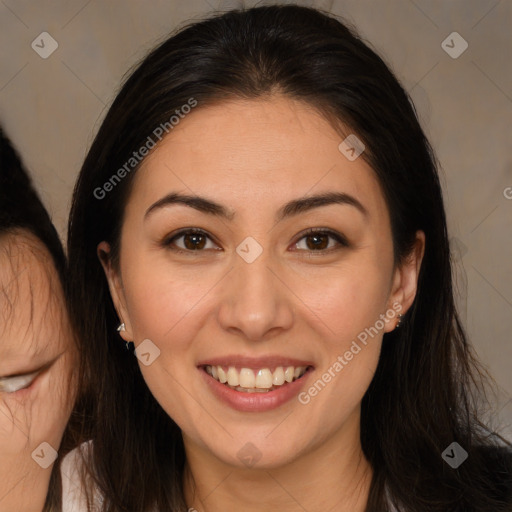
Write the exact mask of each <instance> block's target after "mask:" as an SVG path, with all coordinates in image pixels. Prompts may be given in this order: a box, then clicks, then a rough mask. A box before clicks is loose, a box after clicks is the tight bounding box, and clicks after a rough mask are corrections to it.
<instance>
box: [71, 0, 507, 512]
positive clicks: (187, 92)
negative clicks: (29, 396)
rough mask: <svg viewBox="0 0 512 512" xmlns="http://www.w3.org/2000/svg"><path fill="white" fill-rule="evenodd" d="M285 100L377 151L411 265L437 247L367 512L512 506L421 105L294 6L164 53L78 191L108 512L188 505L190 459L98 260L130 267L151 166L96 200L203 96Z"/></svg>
mask: <svg viewBox="0 0 512 512" xmlns="http://www.w3.org/2000/svg"><path fill="white" fill-rule="evenodd" d="M272 94H282V95H284V96H285V97H288V98H292V99H294V100H300V101H303V102H305V103H306V104H308V105H310V106H312V107H314V108H315V109H316V110H317V111H318V112H319V113H320V114H321V115H323V116H324V117H325V118H326V119H327V120H328V121H329V122H331V123H332V125H333V126H334V127H335V128H336V129H338V130H339V133H340V141H341V140H342V139H341V137H343V136H344V135H347V134H348V133H355V134H356V135H357V136H358V137H359V138H360V139H361V140H362V141H363V143H364V144H365V146H366V150H365V151H364V153H363V155H362V158H365V159H366V161H367V162H368V163H369V165H370V166H371V167H372V168H373V170H374V172H375V174H376V176H377V178H378V180H379V183H380V185H381V188H382V191H383V194H384V196H385V200H386V203H387V206H388V209H389V212H390V217H391V227H392V236H393V245H394V255H395V264H396V265H399V264H400V263H401V262H403V261H404V259H405V258H406V257H407V255H409V254H410V252H411V249H412V247H413V243H414V240H415V233H416V231H417V230H423V232H424V233H425V236H426V249H425V254H424V259H423V263H422V267H421V271H420V274H419V280H418V289H417V295H416V298H415V301H414V303H413V305H412V307H411V308H410V310H409V311H408V312H407V314H406V315H405V316H404V319H403V325H402V326H401V327H400V329H397V330H395V331H393V332H390V333H387V334H385V335H384V339H383V345H382V351H381V355H380V360H379V363H378V367H377V370H376V373H375V375H374V378H373V380H372V382H371V384H370V386H369V389H368V390H367V392H366V394H365V396H364V398H363V402H362V415H361V442H362V448H363V451H364V454H365V456H366V457H367V459H368V461H369V463H370V464H371V466H372V468H373V471H374V476H373V480H372V483H371V488H370V493H369V499H368V504H367V508H366V510H367V512H370V511H371V512H376V511H378V512H384V511H386V510H388V505H387V504H386V499H385V492H386V489H387V492H388V493H389V497H390V500H391V501H392V502H393V503H395V504H396V507H397V509H398V510H399V511H405V510H407V511H408V512H425V511H430V512H434V511H439V512H446V511H448V510H450V511H459V510H460V511H464V512H471V511H479V512H482V511H489V512H491V511H492V512H498V511H504V510H510V506H509V505H505V503H506V502H507V501H508V502H509V503H510V501H511V497H510V482H507V480H506V479H507V475H509V473H507V472H508V471H509V468H510V466H507V464H510V462H509V461H510V459H509V457H508V453H509V452H508V449H509V447H510V445H509V444H508V442H507V441H506V440H505V439H503V438H502V437H501V436H500V435H499V434H498V433H497V432H494V431H493V430H492V429H490V428H488V427H486V426H485V424H484V422H483V420H482V419H481V417H480V414H481V413H480V409H479V407H480V405H481V401H483V402H482V403H485V401H484V400H483V398H482V396H483V395H484V391H485V389H484V388H485V386H484V385H483V383H485V382H487V381H488V379H489V376H488V375H487V372H486V371H485V370H484V369H483V368H482V367H481V366H480V365H479V363H478V361H477V359H476V357H475V356H474V354H473V350H472V348H471V347H470V345H469V343H468V341H467V337H466V334H465V332H464V329H463V326H462V324H461V321H460V320H459V316H458V314H457V311H456V306H455V299H454V290H453V287H452V273H451V272H452V269H451V265H452V264H451V257H450V249H449V243H448V237H447V223H446V218H445V210H444V206H443V197H442V189H441V186H440V181H439V176H438V170H437V167H438V165H437V162H436V159H435V156H434V153H433V151H432V148H431V146H430V144H429V142H428V140H427V139H426V137H425V135H424V133H423V131H422V129H421V127H420V124H419V121H418V118H417V115H416V112H415V109H414V106H413V105H412V102H411V100H410V98H409V96H408V94H407V93H406V91H405V90H404V89H403V87H402V86H401V85H400V84H399V82H398V80H397V79H396V78H395V76H394V74H393V73H392V71H391V70H390V69H389V68H388V66H387V65H386V64H385V63H384V61H383V59H382V58H381V57H379V56H378V55H377V54H376V52H375V51H373V50H372V49H370V47H369V46H368V45H367V44H366V43H364V42H363V41H362V40H361V38H359V36H357V34H356V32H355V30H354V29H353V28H352V27H350V26H348V25H347V24H346V23H344V22H342V21H340V20H339V19H337V18H335V17H334V16H331V15H328V14H327V13H324V12H321V11H319V10H315V9H311V8H306V7H299V6H294V5H286V6H284V5H281V6H261V7H256V8H251V9H247V10H233V11H229V12H227V13H215V14H214V15H212V16H211V17H209V18H208V19H205V20H200V21H196V22H194V23H189V24H188V25H186V26H184V27H182V28H181V30H179V31H178V32H176V33H175V34H173V35H172V36H171V37H169V38H168V39H166V40H165V41H164V42H163V43H161V44H160V45H159V46H158V47H157V48H155V49H154V50H153V51H152V52H151V53H150V54H149V55H148V56H147V57H146V58H145V59H144V60H143V61H142V62H141V63H140V64H139V65H138V67H137V68H136V69H135V71H134V72H133V73H132V74H131V75H130V76H129V77H128V78H127V80H126V81H125V83H124V85H123V86H122V88H121V90H120V92H119V93H118V95H117V97H116V98H115V100H114V101H113V104H112V105H111V107H110V109H109V111H108V113H107V115H106V117H105V119H104V121H103V123H102V125H101V127H100V129H99V131H98V133H97V135H96V137H95V139H94V142H93V144H92V146H91V148H90V150H89V152H88V154H87V156H86V159H85V162H84V164H83V167H82V169H81V172H80V175H79V178H78V181H77V183H76V187H75V190H74V196H73V203H72V209H71V216H70V220H69V233H68V256H69V259H70V277H71V279H70V283H72V284H71V285H70V287H69V289H68V295H69V301H70V304H71V310H72V318H73V321H74V322H75V326H76V328H77V329H78V332H79V334H80V337H81V354H82V356H83V364H84V365H83V367H82V373H81V377H82V382H83V384H82V386H83V387H84V390H85V391H84V393H85V396H87V397H88V402H87V403H88V408H87V410H85V411H84V412H83V414H84V416H86V417H89V416H90V415H92V416H93V417H94V424H93V428H92V429H91V430H90V431H89V432H88V435H87V438H84V440H85V439H91V440H92V441H93V446H94V450H92V460H90V461H89V462H88V461H87V460H84V461H83V462H84V464H86V465H87V464H90V465H91V466H92V467H90V468H89V471H90V472H91V474H92V478H94V479H95V484H96V485H97V486H98V488H99V490H100V492H101V493H102V494H103V495H104V496H105V502H104V505H103V511H104V512H106V511H125V510H126V511H127V510H137V511H148V510H150V509H151V508H152V507H156V509H158V510H173V511H181V510H183V511H184V510H186V504H185V501H184V498H183V493H182V473H183V469H184V464H185V454H184V447H183V442H182V437H181V433H180V429H179V428H178V426H177V425H176V424H175V423H174V421H173V420H172V419H171V418H170V417H169V416H168V415H167V414H166V412H165V411H164V410H163V409H162V408H161V407H160V405H159V404H158V403H157V401H156V399H155V398H154V397H153V396H152V395H151V392H150V391H149V389H148V387H147V386H146V384H145V383H144V380H143V377H142V375H141V372H140V370H139V367H138V364H137V359H136V358H135V357H133V354H130V353H129V352H128V351H126V350H125V348H124V342H123V341H122V339H121V338H120V337H119V336H118V334H117V332H116V327H117V325H118V322H119V318H118V316H117V314H116V311H115V309H114V306H113V303H112V301H111V297H110V294H109V289H108V285H107V281H106V279H105V275H104V272H103V269H102V267H101V265H100V262H99V260H98V257H97V253H96V248H97V245H98V244H99V243H100V242H101V241H104V240H105V241H107V242H109V243H110V244H111V258H112V262H113V264H114V267H115V268H118V264H119V241H120V232H121V227H122V223H123V213H124V209H125V206H126V203H127V200H128V197H129V194H130V190H131V184H132V183H133V177H134V175H135V173H136V172H137V168H134V169H133V170H132V171H131V172H129V173H126V176H124V177H123V179H121V180H117V181H115V182H112V181H110V183H111V184H112V186H110V187H109V191H108V193H105V194H104V195H103V193H102V195H101V196H99V195H98V194H97V193H96V194H95V191H97V190H98V188H101V187H103V186H104V184H105V183H108V182H109V180H111V178H112V175H113V174H114V173H115V172H116V170H117V169H120V168H122V167H123V165H124V164H125V163H126V162H127V161H128V160H129V159H130V157H131V156H132V153H133V152H134V151H137V150H138V148H140V147H141V146H143V145H144V144H145V143H146V141H147V137H148V136H151V134H152V133H153V131H154V130H155V128H156V127H158V126H159V125H161V124H162V123H165V122H168V120H169V118H170V116H171V115H172V114H173V113H174V112H175V110H176V109H179V108H180V107H181V106H182V105H184V104H187V102H188V100H189V99H190V98H194V99H195V100H196V101H197V102H198V106H197V107H196V109H200V108H202V107H204V106H207V105H214V104H220V103H222V102H224V101H229V100H232V99H240V98H242V99H248V100H250V99H257V98H265V97H270V96H271V95H272ZM184 122H186V121H184ZM169 136H171V137H172V132H171V135H169ZM99 197H101V198H99ZM94 397H100V399H99V400H96V399H95V398H94ZM141 432H144V435H141V434H140V433H141ZM454 441H455V442H457V443H459V444H460V445H461V446H462V447H463V448H464V449H465V450H466V451H467V452H468V454H469V457H468V459H467V460H466V461H465V462H464V463H463V464H462V465H461V466H460V467H458V469H452V468H451V467H450V466H449V465H448V464H447V463H446V462H445V461H444V460H443V458H442V457H441V454H442V452H443V451H444V450H445V448H446V447H448V446H449V445H450V444H451V443H452V442H454ZM508 478H509V480H510V476H508Z"/></svg>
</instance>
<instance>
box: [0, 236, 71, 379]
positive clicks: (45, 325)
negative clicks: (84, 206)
mask: <svg viewBox="0 0 512 512" xmlns="http://www.w3.org/2000/svg"><path fill="white" fill-rule="evenodd" d="M62 306H63V291H62V286H61V284H60V281H59V278H58V274H57V271H56V269H55V267H54V265H53V261H52V259H51V256H50V254H49V252H48V251H47V249H46V248H45V246H44V245H43V244H42V242H40V241H39V240H38V239H37V238H36V237H35V236H33V235H32V234H31V233H28V232H25V231H19V232H16V233H12V234H7V235H2V236H1V237H0V361H2V366H4V365H7V364H9V362H10V361H15V362H16V361H19V360H23V359H26V358H30V357H33V356H36V355H37V354H39V353H41V352H45V351H46V350H47V349H48V345H51V341H50V340H51V339H52V336H48V333H49V332H53V335H54V336H55V335H56V334H57V333H58V332H59V331H60V328H61V315H62ZM57 338H58V336H55V340H56V341H55V342H54V343H57ZM2 370H3V371H4V368H2Z"/></svg>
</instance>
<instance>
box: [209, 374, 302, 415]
mask: <svg viewBox="0 0 512 512" xmlns="http://www.w3.org/2000/svg"><path fill="white" fill-rule="evenodd" d="M199 371H200V372H201V373H202V374H203V378H204V379H206V383H207V385H208V386H210V389H211V390H212V392H213V394H214V395H215V396H216V397H217V398H218V399H219V400H221V401H222V402H224V403H226V404H227V405H229V406H230V407H232V408H233V409H236V410H237V411H241V412H264V411H271V410H272V409H277V408H278V407H279V406H281V405H283V404H284V403H286V402H288V401H290V400H291V399H292V398H294V397H295V396H297V395H298V394H299V392H300V390H301V388H302V387H304V385H305V382H306V380H307V378H308V376H309V374H310V373H311V372H312V368H308V370H307V371H306V373H305V374H304V375H303V376H302V377H301V378H300V379H297V380H294V381H293V382H289V383H288V384H285V385H283V386H281V387H280V388H278V389H275V390H273V391H267V392H266V393H265V392H263V393H258V392H254V393H247V392H244V391H236V390H234V389H231V388H230V387H229V386H226V385H225V384H221V383H220V382H219V381H218V380H216V379H214V378H213V377H211V376H210V375H208V374H207V373H206V371H205V370H204V369H203V368H199Z"/></svg>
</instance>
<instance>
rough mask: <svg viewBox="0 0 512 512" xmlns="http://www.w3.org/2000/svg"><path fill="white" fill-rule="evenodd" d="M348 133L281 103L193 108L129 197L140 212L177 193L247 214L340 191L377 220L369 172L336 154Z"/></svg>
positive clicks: (378, 203)
mask: <svg viewBox="0 0 512 512" xmlns="http://www.w3.org/2000/svg"><path fill="white" fill-rule="evenodd" d="M350 133H351V132H350V130H349V129H346V133H345V134H344V135H343V134H341V133H339V132H338V131H337V130H335V129H334V127H333V126H332V125H331V124H330V123H329V122H328V121H327V120H326V119H325V118H324V117H323V116H322V115H321V114H319V113H318V112H317V111H316V110H315V109H314V108H313V107H312V106H310V105H308V104H306V103H304V102H301V101H295V100H291V99H289V98H287V97H284V96H275V97H271V98H266V99H256V100H233V101H229V102H224V103H219V104H216V105H212V106H207V107H201V106H198V107H197V108H196V109H195V110H194V111H192V112H191V113H190V114H188V115H187V116H186V117H185V118H184V119H183V120H182V121H181V122H180V124H178V125H177V126H175V128H174V129H173V131H172V132H170V134H169V135H168V136H167V137H166V138H165V139H164V140H163V141H162V142H161V143H160V145H159V146H158V147H157V149H156V150H155V151H153V152H152V153H151V154H150V155H149V156H148V157H147V158H146V159H145V161H144V162H143V164H142V166H141V168H140V169H139V171H138V172H137V174H136V175H135V181H134V190H136V192H137V196H138V199H140V201H141V204H140V205H139V206H141V207H142V203H144V204H147V203H148V202H152V201H154V200H156V199H158V198H159V197H160V196H161V195H162V194H163V193H167V192H168V191H169V189H175V190H182V191H185V190H186V191H187V192H188V193H193V194H201V193H208V194H209V195H211V196H215V197H217V198H219V199H222V198H226V201H230V202H232V203H233V207H234V209H235V210H242V206H243V205H245V206H246V207H247V208H249V210H250V209H251V205H255V204H267V205H268V206H270V203H275V205H276V206H277V205H278V204H279V205H280V204H282V203H283V202H285V201H286V200H287V199H291V198H293V199H294V198H296V197H301V196H305V195H307V194H308V193H320V192H325V191H330V190H332V189H338V190H342V191H343V192H346V193H350V194H353V195H356V196H359V197H363V196H364V197H366V198H367V202H368V203H369V204H370V208H371V206H372V205H373V206H374V207H375V208H376V209H377V210H378V212H379V215H381V214H382V212H381V210H382V208H385V204H384V199H383V196H382V193H381V189H380V185H379V182H378V180H377V177H376V175H375V173H374V171H373V169H372V168H371V167H370V166H369V165H368V164H367V163H366V162H365V161H364V160H363V158H357V159H356V160H354V161H349V160H348V159H347V158H346V157H345V156H344V155H342V153H341V152H340V150H339V148H338V146H339V145H340V143H341V142H342V140H343V139H344V137H345V136H346V135H348V134H350ZM237 206H238V208H237ZM253 213H254V212H253V210H251V214H253Z"/></svg>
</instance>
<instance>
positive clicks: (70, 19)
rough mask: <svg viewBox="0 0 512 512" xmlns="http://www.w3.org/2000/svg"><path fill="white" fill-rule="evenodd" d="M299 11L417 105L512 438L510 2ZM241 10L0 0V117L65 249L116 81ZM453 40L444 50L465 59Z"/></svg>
mask: <svg viewBox="0 0 512 512" xmlns="http://www.w3.org/2000/svg"><path fill="white" fill-rule="evenodd" d="M299 3H302V4H306V5H316V6H319V7H322V8H325V9H329V10H332V11H333V12H334V13H336V14H339V15H342V16H344V17H345V19H347V20H349V21H351V22H353V23H354V24H355V25H356V27H357V28H358V29H359V31H360V33H361V34H362V35H363V36H364V37H365V38H366V39H367V40H368V41H370V42H371V43H372V44H373V46H374V48H376V49H377V50H378V51H379V52H380V53H381V55H383V56H384V57H385V59H387V61H388V62H389V63H390V64H391V65H392V68H393V69H394V71H395V72H396V74H397V76H398V77H399V79H401V80H402V82H403V84H404V85H405V86H406V88H407V89H408V90H409V92H410V93H411V95H412V97H413V99H414V101H415V103H416V105H417V108H418V111H419V114H420V117H421V120H422V123H423V126H424V128H425V130H426V132H427V135H428V136H429V137H430V139H431V141H432V143H433V145H434V148H435V150H436V152H437V155H438V157H439V160H440V162H441V165H442V170H441V174H442V180H443V186H444V191H445V194H446V195H445V198H446V207H447V213H448V218H449V229H450V236H451V237H452V242H453V248H454V255H455V256H456V258H457V262H458V265H457V280H458V282H459V288H460V297H459V303H460V308H461V314H462V317H463V319H464V322H465V324H466V327H467V329H468V331H469V334H470V337H471V339H472V340H473V343H474V345H475V347H476V349H477V352H478V353H479V355H480V356H481V358H482V359H483V361H484V362H485V363H486V364H487V365H488V366H489V367H490V369H491V371H492V373H493V374H494V376H495V378H496V380H497V382H498V384H499V386H500V388H501V391H500V396H499V399H498V404H497V406H496V421H498V422H501V424H502V425H503V426H504V427H506V432H507V436H508V437H510V438H511V439H512V427H511V425H512V343H511V339H512V336H511V332H512V236H511V234H512V230H511V221H512V151H511V143H512V141H511V136H512V64H511V57H510V56H511V55H512V1H511V0H501V1H500V0H435V1H434V0H433V1H430V0H387V1H383V0H380V1H378V0H334V1H317V2H314V1H312V2H299ZM243 4H244V5H246V6H252V5H254V4H255V2H249V1H248V2H245V3H244V2H233V1H232V2H226V1H216V0H189V1H178V0H167V1H164V0H150V1H142V0H108V1H100V0H60V1H58V0H55V1H49V0H43V1H41V0H38V1H37V2H36V1H28V0H1V1H0V62H1V64H0V120H1V121H2V123H3V124H4V127H5V129H6V131H7V133H8V134H9V135H10V136H11V138H12V140H13V141H14V143H15V145H16V146H17V147H18V149H19V150H20V151H21V153H22V155H23V157H24V160H25V162H26V164H27V166H28V167H29V169H30V170H31V172H32V173H33V176H34V180H35V182H36V184H37V187H38V189H39V191H40V193H41V194H42V197H43V199H44V202H45V204H46V205H47V207H48V208H49V210H50V212H51V213H52V216H53V219H54V222H55V224H56V225H57V227H58V229H59V231H60V233H61V236H62V239H63V241H64V240H65V233H66V219H67V215H68V209H69V201H70V197H71V191H72V187H73V184H74V181H75V179H76V176H77V174H78V171H79V169H80V165H81V162H82V160H83V158H84V156H85V154H86V151H87V149H88V146H89V145H90V143H91V141H92V137H93V134H94V133H95V132H96V130H97V128H98V126H99V123H100V121H101V119H102V117H103V115H104V113H105V111H106V108H107V107H108V105H109V104H110V102H111V101H112V99H113V97H114V95H115V92H116V90H117V88H118V86H119V83H120V81H121V78H122V76H123V74H124V73H126V72H127V70H128V69H129V68H130V66H132V65H133V64H134V63H135V62H136V61H138V60H139V59H140V58H142V57H143V56H144V54H145V53H146V52H147V51H148V50H149V49H150V48H151V47H152V46H153V45H154V44H155V43H156V42H157V41H158V40H160V39H161V38H163V37H164V36H165V35H166V34H167V33H168V32H170V31H171V30H173V29H174V28H175V27H176V26H178V25H179V24H181V23H183V22H185V21H187V20H189V19H191V18H194V17H202V16H205V15H207V14H208V13H209V12H211V11H212V10H214V9H228V8H231V7H234V6H237V5H243ZM43 31H46V32H48V33H49V34H50V35H51V36H52V37H53V38H54V39H55V40H56V41H57V43H58V48H57V50H56V51H55V52H54V53H53V54H51V55H50V56H49V57H48V58H46V59H43V58H41V57H40V56H39V55H38V54H37V53H36V51H34V49H32V47H31V43H32V41H34V40H35V39H36V38H37V36H38V35H39V34H41V32H43ZM454 31H455V32H458V33H459V34H460V35H461V36H462V38H463V39H464V40H465V41H466V42H467V44H468V48H467V49H466V50H465V51H464V52H463V53H462V54H461V55H460V56H458V57H457V58H452V57H451V56H450V55H449V54H448V53H446V51H445V50H444V49H443V47H442V42H443V41H444V40H445V39H446V38H447V36H449V35H450V34H451V33H452V32H454ZM452 39H453V37H451V38H448V40H447V42H446V43H445V45H449V46H451V47H453V48H447V49H448V50H449V51H451V52H452V53H453V52H458V51H460V50H461V49H463V46H461V44H463V42H462V41H460V40H457V39H453V42H452ZM36 42H37V43H38V44H39V45H41V43H40V38H38V39H37V40H36ZM48 45H49V42H48V41H46V43H45V48H46V49H48V48H49V46H48ZM42 50H43V49H41V50H40V51H42ZM507 197H508V198H507ZM507 425H508V426H507Z"/></svg>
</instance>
